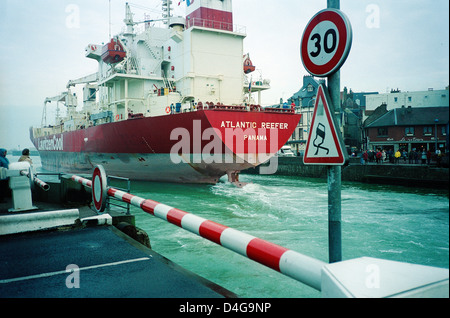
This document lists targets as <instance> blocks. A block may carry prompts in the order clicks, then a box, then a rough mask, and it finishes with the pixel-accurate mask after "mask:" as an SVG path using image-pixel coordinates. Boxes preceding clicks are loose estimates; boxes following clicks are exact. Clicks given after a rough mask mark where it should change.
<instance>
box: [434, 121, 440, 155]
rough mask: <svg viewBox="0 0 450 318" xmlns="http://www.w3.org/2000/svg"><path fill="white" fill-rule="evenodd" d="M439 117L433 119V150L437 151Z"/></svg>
mask: <svg viewBox="0 0 450 318" xmlns="http://www.w3.org/2000/svg"><path fill="white" fill-rule="evenodd" d="M438 121H439V119H437V118H436V119H435V120H434V141H435V146H434V152H435V153H437V150H438V137H437V123H438Z"/></svg>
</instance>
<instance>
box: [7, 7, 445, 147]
mask: <svg viewBox="0 0 450 318" xmlns="http://www.w3.org/2000/svg"><path fill="white" fill-rule="evenodd" d="M125 2H127V1H126V0H111V22H112V23H111V29H112V34H113V35H114V34H117V33H119V32H120V31H121V29H122V27H123V18H124V12H125ZM128 2H129V3H130V4H133V6H132V11H133V12H134V14H135V15H134V20H135V21H141V20H144V13H145V12H147V13H149V14H151V18H155V19H156V18H158V17H159V16H160V15H159V14H160V13H159V12H160V8H161V1H160V0H128ZM178 2H179V0H173V6H174V8H175V11H176V14H177V15H178V14H179V15H184V10H185V4H181V5H180V6H178ZM340 2H341V10H342V11H343V12H344V13H346V14H347V16H348V17H349V19H350V22H351V24H352V29H353V44H352V48H351V50H350V54H349V57H348V59H347V61H346V62H345V64H344V65H343V67H342V68H341V90H342V89H343V87H344V86H346V87H347V88H351V89H352V90H353V91H357V92H361V91H370V92H373V91H376V92H380V93H385V92H387V91H389V90H390V89H391V88H399V89H400V90H402V91H420V90H427V89H428V88H434V89H444V88H445V87H446V86H447V85H448V84H449V1H448V0H395V1H394V0H341V1H340ZM326 6H327V1H326V0H315V1H306V0H279V1H274V0H233V14H234V23H235V24H238V25H241V26H245V27H246V33H247V37H246V38H245V40H244V51H245V52H244V53H246V52H249V53H250V56H251V59H252V61H253V64H254V65H255V66H256V67H257V69H258V70H260V72H261V74H262V76H263V77H264V78H268V79H270V80H271V86H272V88H271V90H269V91H266V92H264V93H263V94H262V98H263V105H270V104H275V103H277V102H278V101H279V99H280V98H283V99H287V98H289V97H290V96H292V95H293V94H294V93H296V92H297V91H298V90H299V88H300V87H301V85H302V78H303V76H304V75H307V74H308V73H307V72H306V70H305V69H304V67H303V65H302V62H301V58H300V40H301V36H302V33H303V31H304V29H305V27H306V24H307V23H308V21H309V20H310V19H311V17H312V16H313V15H314V14H315V13H316V12H318V11H320V10H322V9H324V8H326ZM141 7H146V8H148V9H147V10H143V9H141ZM108 8H109V1H108V0H67V1H64V0H63V1H62V0H0V38H1V41H2V45H1V50H0V148H16V147H19V146H20V148H24V147H31V146H32V144H31V142H30V140H29V132H28V129H29V127H30V126H32V125H40V123H41V115H42V108H43V102H44V99H45V98H46V97H48V96H55V95H57V94H59V93H61V92H62V91H64V89H65V86H66V84H67V82H68V80H70V79H74V78H78V77H81V76H84V75H88V74H91V73H93V72H95V71H96V70H97V62H96V61H94V60H92V59H87V58H85V56H84V53H85V52H84V49H85V47H86V46H87V44H89V43H95V44H101V43H102V42H107V41H108V36H109V22H108V21H109V13H108V12H109V9H108ZM254 76H256V75H254ZM81 98H82V96H79V100H81ZM50 105H55V103H52V104H50Z"/></svg>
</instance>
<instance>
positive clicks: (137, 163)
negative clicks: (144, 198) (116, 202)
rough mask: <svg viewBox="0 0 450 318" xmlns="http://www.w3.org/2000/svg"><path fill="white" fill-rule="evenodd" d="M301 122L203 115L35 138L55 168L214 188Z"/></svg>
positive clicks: (266, 153)
mask: <svg viewBox="0 0 450 318" xmlns="http://www.w3.org/2000/svg"><path fill="white" fill-rule="evenodd" d="M299 120H300V115H297V114H292V113H280V112H273V113H271V112H267V111H265V112H246V111H237V110H231V111H230V110H217V109H214V110H199V111H196V112H188V113H180V114H173V115H167V116H157V117H146V118H136V119H128V120H124V121H119V122H113V123H107V124H102V125H98V126H93V127H89V128H86V129H81V130H76V131H71V132H64V133H61V134H55V135H51V136H45V137H39V138H34V137H33V136H31V139H32V141H33V143H34V145H35V147H36V148H37V149H38V150H39V152H40V156H41V161H42V166H43V168H44V169H46V170H50V171H57V172H65V173H92V170H93V168H94V166H95V165H97V164H101V165H103V166H104V168H105V170H106V171H107V173H108V174H110V175H116V176H122V177H128V178H130V179H134V180H150V181H167V182H187V183H216V182H217V181H218V180H219V178H220V177H221V176H223V175H224V174H226V173H228V172H233V171H241V170H243V169H247V168H250V167H255V166H257V165H259V164H261V163H263V162H265V161H267V160H268V159H269V158H270V157H272V156H273V155H274V154H275V153H276V152H277V151H278V150H279V149H280V148H281V147H282V146H283V145H284V144H285V143H286V142H287V140H288V139H289V137H290V136H291V135H292V133H293V131H294V129H295V127H296V126H297V123H298V121H299Z"/></svg>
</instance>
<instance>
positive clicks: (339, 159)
mask: <svg viewBox="0 0 450 318" xmlns="http://www.w3.org/2000/svg"><path fill="white" fill-rule="evenodd" d="M329 100H330V99H329V97H328V93H327V90H326V89H325V88H324V86H323V84H320V85H319V89H318V90H317V96H316V104H315V106H314V113H313V117H312V121H311V126H310V129H309V134H308V142H307V143H306V150H305V154H304V156H303V163H304V164H310V165H343V164H344V163H345V161H346V160H347V155H346V153H344V151H343V149H344V147H343V145H344V142H343V140H342V136H341V134H340V133H337V131H336V124H335V122H334V116H333V115H332V113H331V111H330V102H329Z"/></svg>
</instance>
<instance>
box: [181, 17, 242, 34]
mask: <svg viewBox="0 0 450 318" xmlns="http://www.w3.org/2000/svg"><path fill="white" fill-rule="evenodd" d="M193 26H196V27H201V28H209V29H216V30H223V31H230V32H235V33H241V34H246V31H247V30H246V28H245V27H244V26H241V25H237V24H232V23H228V22H221V21H215V20H208V19H201V18H192V19H186V29H189V28H190V27H193Z"/></svg>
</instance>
